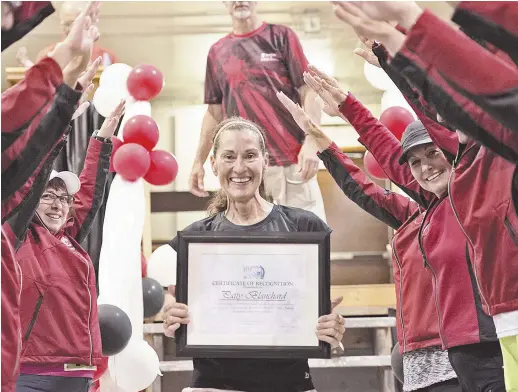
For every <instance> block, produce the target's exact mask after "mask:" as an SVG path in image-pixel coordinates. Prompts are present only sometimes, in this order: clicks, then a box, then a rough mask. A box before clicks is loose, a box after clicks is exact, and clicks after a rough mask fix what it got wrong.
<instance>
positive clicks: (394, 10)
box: [333, 1, 423, 29]
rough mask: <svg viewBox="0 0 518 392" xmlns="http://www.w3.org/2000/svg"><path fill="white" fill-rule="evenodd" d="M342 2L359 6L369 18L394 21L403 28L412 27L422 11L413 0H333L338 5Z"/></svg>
mask: <svg viewBox="0 0 518 392" xmlns="http://www.w3.org/2000/svg"><path fill="white" fill-rule="evenodd" d="M344 3H349V4H352V5H354V6H356V7H358V8H360V9H361V10H362V11H363V12H364V13H365V14H366V15H367V16H368V17H369V18H371V19H374V20H380V21H394V22H397V23H398V24H400V25H401V26H402V27H403V28H405V29H408V28H410V27H412V25H413V24H414V23H415V21H416V20H417V19H418V18H419V16H420V15H421V14H422V12H423V10H422V9H421V7H419V5H417V3H416V2H414V1H348V2H345V1H333V4H335V5H336V6H339V7H340V6H342V5H343V4H344ZM409 23H410V25H408V24H409Z"/></svg>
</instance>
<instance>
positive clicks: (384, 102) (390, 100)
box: [381, 88, 417, 120]
mask: <svg viewBox="0 0 518 392" xmlns="http://www.w3.org/2000/svg"><path fill="white" fill-rule="evenodd" d="M392 106H401V107H402V108H405V109H406V110H408V111H409V112H410V113H412V116H414V120H416V119H417V115H416V114H415V112H414V111H413V109H412V107H411V106H410V105H409V104H408V102H407V100H406V99H405V97H404V96H403V94H401V92H400V91H399V90H398V89H397V88H396V89H390V90H387V91H385V92H384V93H383V95H382V96H381V112H382V113H383V112H384V111H385V110H386V109H388V108H390V107H392Z"/></svg>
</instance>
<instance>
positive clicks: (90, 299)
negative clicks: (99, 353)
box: [86, 261, 94, 366]
mask: <svg viewBox="0 0 518 392" xmlns="http://www.w3.org/2000/svg"><path fill="white" fill-rule="evenodd" d="M86 267H87V268H88V272H87V274H86V289H87V290H88V300H89V305H88V306H89V307H88V338H89V340H90V366H92V365H93V356H94V353H93V351H94V347H93V346H94V345H93V342H92V331H91V330H90V319H91V318H92V293H91V292H90V264H89V263H88V262H87V261H86Z"/></svg>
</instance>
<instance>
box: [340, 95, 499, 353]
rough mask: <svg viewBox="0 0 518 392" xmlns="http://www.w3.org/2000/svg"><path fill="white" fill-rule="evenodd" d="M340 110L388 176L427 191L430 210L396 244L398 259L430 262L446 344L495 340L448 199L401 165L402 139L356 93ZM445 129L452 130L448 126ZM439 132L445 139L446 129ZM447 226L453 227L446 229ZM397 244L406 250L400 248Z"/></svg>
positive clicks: (410, 223) (401, 232)
mask: <svg viewBox="0 0 518 392" xmlns="http://www.w3.org/2000/svg"><path fill="white" fill-rule="evenodd" d="M340 112H341V113H342V114H343V115H344V116H345V118H346V119H347V120H348V121H349V122H350V124H351V125H352V126H353V127H354V128H355V129H356V130H357V131H358V133H359V135H360V139H359V141H360V143H362V144H363V145H365V146H366V148H367V149H368V150H369V151H370V152H371V153H372V154H373V156H374V157H375V158H376V160H377V161H378V162H379V163H380V165H381V166H382V168H383V169H384V171H385V173H386V174H387V176H388V177H389V178H391V179H392V178H395V179H396V181H393V182H395V183H396V184H397V185H398V184H401V183H402V184H403V187H402V188H403V189H405V191H406V192H408V190H410V195H415V194H424V195H427V201H428V205H427V208H428V210H427V212H426V214H421V216H413V217H411V218H410V219H409V221H408V222H407V223H405V224H404V225H403V227H402V228H400V229H399V230H398V231H397V232H396V233H395V235H394V238H393V240H392V247H393V251H394V257H397V258H398V259H399V260H396V261H397V262H399V263H400V264H402V265H403V266H404V265H406V264H408V263H409V261H408V260H411V261H412V262H413V263H415V264H419V265H420V267H421V269H422V268H423V266H424V265H427V267H428V268H427V269H428V273H429V275H428V276H427V277H428V279H430V281H431V282H432V284H433V286H434V293H433V297H434V299H435V305H436V309H435V311H436V316H438V320H439V331H440V336H441V340H442V344H443V348H448V347H453V346H457V345H466V344H472V343H479V342H482V341H493V340H496V333H495V327H494V323H493V320H492V318H491V317H488V316H487V315H485V314H484V312H483V311H482V306H481V304H480V295H479V292H478V287H477V285H476V284H475V282H474V281H473V279H472V278H471V276H472V274H471V272H470V267H471V265H470V262H469V257H468V256H469V255H468V254H467V253H466V249H467V248H466V246H467V241H466V239H465V237H464V234H463V232H462V230H461V228H460V226H459V225H458V223H457V222H456V219H455V216H454V214H453V211H452V210H451V206H450V204H449V203H448V201H444V202H443V199H441V200H438V199H437V197H436V196H435V195H433V194H431V193H429V192H427V191H425V190H423V189H421V187H420V186H419V184H418V183H417V181H416V180H415V179H414V177H413V175H412V173H411V170H410V167H409V166H408V165H399V163H398V159H399V157H400V156H401V153H402V149H401V145H400V143H399V142H398V141H397V139H396V138H395V137H394V136H393V135H392V134H391V132H390V131H389V130H388V129H387V128H385V126H384V125H383V124H381V123H380V122H379V121H378V120H377V119H376V118H375V117H374V116H372V114H371V113H370V112H369V110H368V109H367V108H365V107H364V106H363V105H362V104H361V103H360V102H359V101H358V100H356V99H355V98H354V96H353V95H352V94H349V95H348V97H347V99H346V101H345V102H344V103H343V104H342V105H341V106H340ZM442 133H443V134H446V135H447V136H449V135H450V134H451V132H449V131H448V130H445V129H443V130H442ZM437 136H438V138H441V136H442V134H438V135H437ZM432 217H433V218H432ZM423 222H425V223H423ZM444 225H448V228H447V229H444V230H443V226H444ZM450 225H453V226H452V227H450ZM403 229H405V230H403ZM462 244H463V245H462ZM396 247H397V248H398V249H401V253H402V254H398V253H397V249H396ZM405 247H406V248H405ZM423 258H425V259H426V260H425V259H423ZM445 260H448V262H447V263H445V262H444V261H445ZM455 261H456V262H455ZM405 262H406V263H405ZM403 268H404V267H403ZM421 273H424V271H421ZM452 279H455V282H456V283H455V285H452Z"/></svg>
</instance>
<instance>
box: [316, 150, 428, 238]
mask: <svg viewBox="0 0 518 392" xmlns="http://www.w3.org/2000/svg"><path fill="white" fill-rule="evenodd" d="M318 156H319V158H320V159H321V160H322V162H324V165H325V166H326V169H327V170H328V171H329V173H330V174H331V176H333V178H334V180H335V182H336V183H337V184H338V186H339V187H340V189H341V190H342V191H343V193H344V194H345V195H346V196H347V197H348V198H349V199H350V200H351V201H353V202H354V203H356V204H357V205H358V206H359V207H360V208H361V209H362V210H364V211H365V212H367V213H368V214H370V215H372V216H373V217H374V218H376V219H378V220H380V221H381V222H383V223H385V224H386V225H388V226H390V227H392V228H393V229H396V230H397V229H398V228H399V227H400V226H401V225H402V224H403V222H405V221H406V220H407V219H408V218H409V217H410V216H411V215H412V214H413V213H414V212H415V211H416V210H417V208H419V207H418V204H417V203H416V202H414V201H412V200H410V199H409V198H407V197H405V196H403V195H399V194H397V193H395V192H392V191H390V190H388V189H385V188H382V187H381V186H379V185H377V184H375V183H374V182H372V181H371V180H370V179H369V177H368V176H367V175H366V174H365V173H364V172H363V171H362V170H361V169H360V168H359V167H358V166H356V165H355V164H354V162H353V161H352V160H351V159H350V158H349V157H348V156H347V155H346V154H344V153H343V152H342V150H341V149H340V148H339V147H338V146H337V145H336V144H335V143H332V144H331V145H330V146H329V147H328V148H327V149H326V150H324V151H322V152H321V153H319V154H318Z"/></svg>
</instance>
